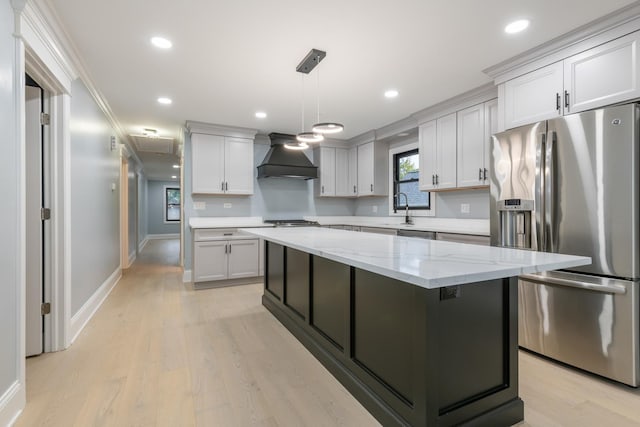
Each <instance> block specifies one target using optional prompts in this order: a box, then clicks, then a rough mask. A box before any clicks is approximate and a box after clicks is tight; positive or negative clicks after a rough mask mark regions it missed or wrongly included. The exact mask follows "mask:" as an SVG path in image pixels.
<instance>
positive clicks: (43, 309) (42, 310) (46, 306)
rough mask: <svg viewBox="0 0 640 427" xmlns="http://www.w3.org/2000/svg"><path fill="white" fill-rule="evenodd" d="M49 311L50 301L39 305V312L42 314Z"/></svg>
mask: <svg viewBox="0 0 640 427" xmlns="http://www.w3.org/2000/svg"><path fill="white" fill-rule="evenodd" d="M50 313H51V303H50V302H43V303H42V305H41V306H40V314H41V315H43V316H44V315H46V314H50Z"/></svg>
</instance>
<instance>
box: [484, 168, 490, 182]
mask: <svg viewBox="0 0 640 427" xmlns="http://www.w3.org/2000/svg"><path fill="white" fill-rule="evenodd" d="M488 174H489V170H488V169H487V168H484V180H485V181H486V180H487V175H488Z"/></svg>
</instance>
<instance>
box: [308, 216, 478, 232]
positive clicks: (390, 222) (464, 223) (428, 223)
mask: <svg viewBox="0 0 640 427" xmlns="http://www.w3.org/2000/svg"><path fill="white" fill-rule="evenodd" d="M304 219H307V220H310V221H318V222H319V223H320V225H352V226H356V227H377V228H395V229H396V230H416V231H435V232H440V233H455V234H476V235H479V236H489V220H488V219H461V218H432V217H412V219H413V222H414V223H413V224H404V216H305V217H304Z"/></svg>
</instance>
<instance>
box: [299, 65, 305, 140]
mask: <svg viewBox="0 0 640 427" xmlns="http://www.w3.org/2000/svg"><path fill="white" fill-rule="evenodd" d="M300 83H301V84H300V88H301V89H300V103H301V104H302V108H301V110H302V123H301V126H300V132H304V74H300Z"/></svg>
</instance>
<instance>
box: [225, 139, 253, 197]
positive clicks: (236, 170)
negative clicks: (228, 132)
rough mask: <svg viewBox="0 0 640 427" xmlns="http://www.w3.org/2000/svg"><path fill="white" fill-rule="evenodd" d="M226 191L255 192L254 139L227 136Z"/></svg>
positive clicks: (228, 192)
mask: <svg viewBox="0 0 640 427" xmlns="http://www.w3.org/2000/svg"><path fill="white" fill-rule="evenodd" d="M224 160H225V169H224V171H225V183H226V184H225V192H226V193H227V194H253V173H254V165H253V141H252V140H250V139H245V138H231V137H225V153H224Z"/></svg>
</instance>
